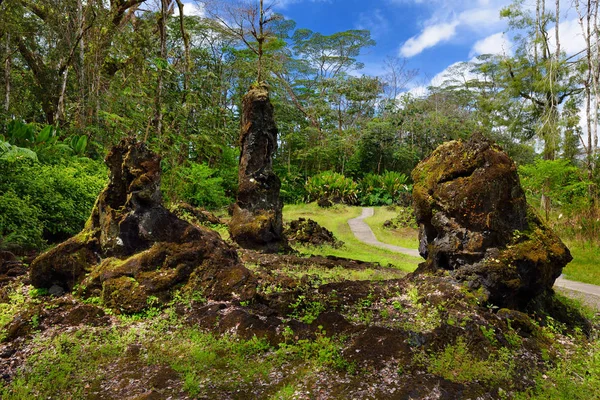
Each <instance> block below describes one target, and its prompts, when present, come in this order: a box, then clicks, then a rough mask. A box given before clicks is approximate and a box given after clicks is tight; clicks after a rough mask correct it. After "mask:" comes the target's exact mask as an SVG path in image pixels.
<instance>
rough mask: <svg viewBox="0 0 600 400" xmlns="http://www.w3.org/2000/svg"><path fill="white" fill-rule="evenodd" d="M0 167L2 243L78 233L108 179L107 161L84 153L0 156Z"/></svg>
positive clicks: (36, 242) (37, 242)
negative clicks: (41, 159)
mask: <svg viewBox="0 0 600 400" xmlns="http://www.w3.org/2000/svg"><path fill="white" fill-rule="evenodd" d="M0 170H2V171H3V174H2V175H1V176H0V193H2V195H1V196H0V208H2V211H3V212H2V214H1V215H0V234H1V235H2V238H3V243H2V246H8V245H9V244H11V245H16V246H22V247H26V248H28V247H39V246H41V245H42V244H43V242H44V240H49V241H51V242H54V241H59V240H64V239H66V238H68V237H70V236H73V235H75V234H76V233H77V232H79V231H80V230H81V229H82V228H83V225H84V223H85V221H86V220H87V218H88V217H89V215H90V211H91V209H92V206H93V205H94V202H95V200H96V197H97V196H98V193H99V192H100V190H101V189H102V188H103V187H104V185H105V184H106V172H105V171H106V170H105V168H104V166H103V165H102V164H101V163H100V162H97V161H93V160H90V159H86V158H79V159H71V160H64V161H62V162H61V163H60V164H53V165H45V164H40V163H36V162H33V161H31V160H28V159H15V160H13V161H0ZM4 171H5V172H4Z"/></svg>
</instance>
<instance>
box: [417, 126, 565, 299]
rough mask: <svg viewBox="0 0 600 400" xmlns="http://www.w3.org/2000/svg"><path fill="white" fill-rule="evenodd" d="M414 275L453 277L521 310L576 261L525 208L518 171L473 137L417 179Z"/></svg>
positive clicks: (423, 168)
mask: <svg viewBox="0 0 600 400" xmlns="http://www.w3.org/2000/svg"><path fill="white" fill-rule="evenodd" d="M412 176H413V180H414V189H413V203H414V208H415V215H416V219H417V223H418V225H419V251H420V253H421V255H422V256H423V257H424V258H426V261H425V262H424V263H422V264H420V266H419V268H418V269H417V273H420V272H427V271H429V272H433V271H438V270H446V271H449V273H450V275H451V276H453V277H454V278H455V279H457V280H459V281H462V282H466V283H467V284H468V285H469V287H471V288H473V289H478V288H480V287H481V288H482V289H483V290H484V292H485V293H486V294H487V296H488V297H489V301H490V302H491V303H493V304H496V305H499V306H502V307H509V308H515V309H518V308H523V307H525V306H526V305H527V303H528V302H529V301H530V300H531V299H533V298H534V297H536V296H537V295H540V294H542V293H544V292H545V291H548V290H550V289H551V288H552V286H553V284H554V281H555V279H556V278H557V277H558V276H559V275H560V274H561V272H562V269H563V267H564V266H565V265H566V264H567V263H568V262H570V261H571V259H572V257H571V254H570V253H569V250H568V249H567V247H566V246H565V245H564V244H563V243H562V241H561V240H560V238H558V237H557V236H556V235H555V234H554V232H552V230H551V229H550V228H548V227H547V226H546V225H545V224H544V223H543V222H542V221H541V219H540V218H539V217H538V216H537V215H536V213H535V211H534V210H533V209H532V208H531V207H530V206H529V205H528V204H527V201H526V198H525V193H524V191H523V189H522V187H521V185H520V181H519V176H518V174H517V168H516V165H515V163H514V162H513V161H512V160H511V159H510V157H509V156H508V155H507V154H506V153H505V152H504V151H502V149H501V148H500V147H499V146H497V145H495V144H493V143H492V142H490V141H488V140H486V139H485V138H484V137H483V136H481V135H479V134H474V135H473V136H472V137H471V138H470V139H469V140H468V141H452V142H449V143H445V144H443V145H441V146H440V147H438V148H437V149H436V150H435V151H434V152H433V153H432V154H431V155H430V156H429V157H428V158H427V159H425V160H424V161H422V162H421V163H420V164H419V165H418V166H417V167H416V168H415V169H414V171H413V174H412Z"/></svg>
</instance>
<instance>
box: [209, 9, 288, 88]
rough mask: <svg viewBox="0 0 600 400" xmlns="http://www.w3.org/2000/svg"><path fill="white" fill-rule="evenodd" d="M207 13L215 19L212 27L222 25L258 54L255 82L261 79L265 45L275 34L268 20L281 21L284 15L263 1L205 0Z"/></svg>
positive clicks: (221, 26)
mask: <svg viewBox="0 0 600 400" xmlns="http://www.w3.org/2000/svg"><path fill="white" fill-rule="evenodd" d="M203 4H204V7H205V10H206V11H207V13H208V14H209V15H210V16H211V17H212V18H214V19H215V20H216V21H218V25H216V26H215V29H219V28H222V29H224V30H225V31H227V32H229V33H230V34H232V35H234V36H236V37H237V38H238V39H240V40H241V41H242V42H243V43H244V44H245V45H246V46H247V48H248V49H249V50H250V51H252V52H253V53H254V54H255V55H256V56H257V57H258V65H257V73H256V76H257V78H256V81H257V82H262V81H263V80H264V74H263V57H264V55H265V44H266V42H267V41H268V40H270V39H273V38H275V37H276V35H275V33H274V31H273V30H271V29H269V27H270V23H271V22H273V21H277V20H282V19H283V16H282V15H280V14H277V13H275V12H273V4H270V5H267V6H265V5H264V0H258V2H256V1H254V0H204V1H203Z"/></svg>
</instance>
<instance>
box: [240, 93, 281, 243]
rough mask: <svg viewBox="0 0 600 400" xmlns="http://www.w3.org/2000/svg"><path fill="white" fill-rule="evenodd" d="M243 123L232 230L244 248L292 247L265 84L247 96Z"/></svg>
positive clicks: (274, 127)
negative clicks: (285, 222)
mask: <svg viewBox="0 0 600 400" xmlns="http://www.w3.org/2000/svg"><path fill="white" fill-rule="evenodd" d="M241 125H242V126H241V133H240V147H241V154H240V165H239V187H238V194H237V201H236V203H235V204H234V206H233V215H232V218H231V222H230V224H229V232H230V233H231V237H232V239H233V240H234V241H235V242H236V243H238V244H239V245H240V246H242V247H244V248H248V249H254V250H261V251H265V252H270V253H274V252H280V251H286V250H287V249H289V246H288V244H287V241H286V239H285V237H284V236H283V221H282V214H281V210H282V208H283V203H282V201H281V199H280V198H279V189H280V188H281V182H280V180H279V178H278V177H277V175H275V173H274V172H273V166H272V164H273V154H274V153H275V150H276V149H277V126H276V125H275V120H274V117H273V105H272V104H271V101H270V100H269V89H268V86H267V85H266V84H265V83H262V84H260V85H257V86H253V87H251V88H250V90H249V91H248V93H247V94H246V95H245V96H244V99H243V114H242V124H241Z"/></svg>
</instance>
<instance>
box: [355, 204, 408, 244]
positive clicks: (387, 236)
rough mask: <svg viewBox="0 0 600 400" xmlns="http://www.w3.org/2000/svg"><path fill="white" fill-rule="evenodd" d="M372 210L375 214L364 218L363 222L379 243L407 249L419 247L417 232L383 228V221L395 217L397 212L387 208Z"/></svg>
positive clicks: (405, 229) (406, 229)
mask: <svg viewBox="0 0 600 400" xmlns="http://www.w3.org/2000/svg"><path fill="white" fill-rule="evenodd" d="M373 209H374V211H375V213H374V214H373V216H372V217H369V218H365V222H366V223H367V224H368V225H369V226H370V227H371V230H372V231H373V233H374V234H375V237H376V238H377V239H378V240H379V241H380V242H383V243H387V244H393V245H394V246H400V247H405V248H407V249H417V248H418V247H419V232H418V231H417V230H416V229H413V228H401V229H386V228H384V227H383V223H384V222H385V221H387V220H390V219H392V218H394V217H396V215H397V214H398V213H397V211H394V210H392V209H390V208H388V207H373Z"/></svg>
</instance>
